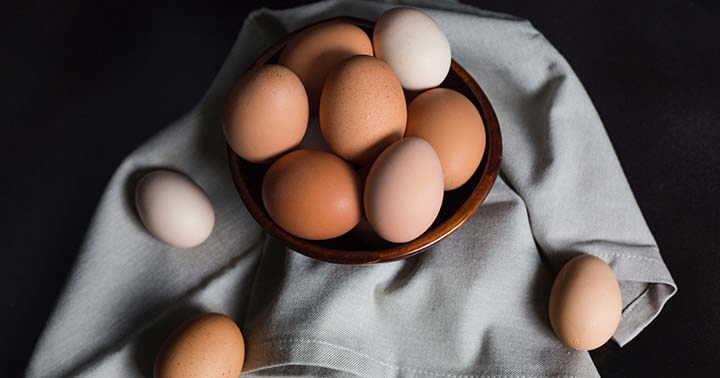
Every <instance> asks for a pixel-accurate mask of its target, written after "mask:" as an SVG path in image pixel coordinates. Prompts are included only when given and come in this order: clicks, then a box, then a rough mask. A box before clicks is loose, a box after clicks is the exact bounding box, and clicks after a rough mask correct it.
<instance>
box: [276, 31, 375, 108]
mask: <svg viewBox="0 0 720 378" xmlns="http://www.w3.org/2000/svg"><path fill="white" fill-rule="evenodd" d="M353 55H373V47H372V43H371V42H370V38H369V37H368V35H367V34H366V33H365V32H364V31H363V30H362V29H360V28H359V27H357V26H355V25H353V24H350V23H347V22H342V21H330V22H324V23H322V24H318V25H316V26H313V27H311V28H309V29H306V30H304V31H303V32H301V33H300V34H298V35H296V36H294V37H293V38H292V39H291V40H290V42H288V44H287V46H286V47H285V49H284V50H283V51H282V53H281V54H280V58H279V59H278V63H279V64H282V65H283V66H285V67H287V68H289V69H291V70H292V71H293V72H295V74H297V75H298V77H300V80H302V82H303V84H305V89H307V92H308V96H309V97H310V107H311V109H317V107H318V103H319V102H320V92H322V87H323V83H325V77H326V76H327V74H328V72H330V71H331V70H332V69H333V68H335V66H336V65H337V64H338V63H340V62H342V61H343V60H345V59H347V58H349V57H351V56H353Z"/></svg>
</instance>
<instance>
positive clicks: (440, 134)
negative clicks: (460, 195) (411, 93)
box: [405, 88, 485, 190]
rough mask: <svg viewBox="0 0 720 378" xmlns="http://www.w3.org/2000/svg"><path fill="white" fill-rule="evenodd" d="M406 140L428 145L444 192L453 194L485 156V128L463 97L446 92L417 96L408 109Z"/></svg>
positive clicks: (429, 92)
mask: <svg viewBox="0 0 720 378" xmlns="http://www.w3.org/2000/svg"><path fill="white" fill-rule="evenodd" d="M405 135H406V136H416V137H420V138H423V139H425V140H426V141H428V142H429V143H430V144H431V145H432V146H433V148H434V149H435V152H437V154H438V157H439V158H440V163H442V168H443V175H444V177H445V190H453V189H456V188H458V187H460V186H461V185H462V184H464V183H465V182H467V180H468V179H470V177H471V176H472V175H473V173H475V170H476V169H477V167H478V165H480V161H481V160H482V158H483V155H484V153H485V126H484V124H483V120H482V117H480V113H478V110H477V108H476V107H475V105H473V103H472V102H470V100H468V98H467V97H465V96H463V95H462V94H460V93H458V92H456V91H454V90H452V89H447V88H435V89H430V90H428V91H425V92H423V93H422V94H420V95H418V96H417V97H416V98H415V99H414V100H412V102H411V103H410V105H409V106H408V121H407V129H406V130H405Z"/></svg>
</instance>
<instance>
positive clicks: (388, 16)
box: [373, 7, 452, 90]
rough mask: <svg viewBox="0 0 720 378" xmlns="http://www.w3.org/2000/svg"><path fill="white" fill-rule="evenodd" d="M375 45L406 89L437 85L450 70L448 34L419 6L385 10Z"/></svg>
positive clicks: (375, 35)
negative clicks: (416, 7)
mask: <svg viewBox="0 0 720 378" xmlns="http://www.w3.org/2000/svg"><path fill="white" fill-rule="evenodd" d="M373 45H374V46H375V56H377V57H378V58H380V59H382V60H384V61H385V62H387V64H388V65H390V67H391V68H392V69H393V71H394V72H395V74H396V75H397V77H398V79H400V83H402V86H403V88H405V89H408V90H422V89H428V88H432V87H436V86H438V85H440V83H442V81H443V80H445V77H446V76H447V74H448V72H449V71H450V62H451V60H452V58H451V53H450V43H449V42H448V39H447V37H446V36H445V34H444V33H443V32H442V30H440V28H439V27H438V26H437V24H435V22H434V21H433V19H432V18H430V16H428V15H427V14H425V13H423V12H421V11H419V10H417V9H414V8H406V7H400V8H393V9H390V10H389V11H387V12H385V13H383V15H382V16H380V18H379V19H378V21H377V23H376V24H375V29H374V30H373Z"/></svg>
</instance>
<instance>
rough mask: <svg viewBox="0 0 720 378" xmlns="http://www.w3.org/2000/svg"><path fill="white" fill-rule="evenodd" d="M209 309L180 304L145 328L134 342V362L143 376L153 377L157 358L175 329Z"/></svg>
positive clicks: (132, 346)
mask: <svg viewBox="0 0 720 378" xmlns="http://www.w3.org/2000/svg"><path fill="white" fill-rule="evenodd" d="M206 312H207V311H206V310H204V309H202V308H200V307H198V306H193V305H184V306H180V307H178V308H176V309H174V310H172V311H171V312H169V313H168V314H166V315H164V316H163V317H162V318H161V319H160V320H158V321H157V322H156V323H155V324H153V325H152V326H150V327H148V328H147V329H145V330H143V331H142V332H141V333H140V334H139V335H138V336H137V338H136V340H135V341H134V342H133V343H132V345H131V348H132V362H133V363H134V365H135V368H136V369H137V371H138V372H139V373H140V374H141V375H142V376H143V377H149V378H151V377H152V376H153V368H154V365H155V358H156V356H157V355H158V353H159V352H160V350H161V348H162V346H163V344H164V343H165V340H168V338H170V337H171V335H172V334H173V331H175V330H176V329H179V328H180V327H181V326H183V325H184V324H186V323H187V322H189V321H190V320H192V319H194V318H196V317H198V316H200V315H202V314H204V313H206Z"/></svg>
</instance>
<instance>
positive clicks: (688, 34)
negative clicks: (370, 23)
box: [0, 0, 720, 377]
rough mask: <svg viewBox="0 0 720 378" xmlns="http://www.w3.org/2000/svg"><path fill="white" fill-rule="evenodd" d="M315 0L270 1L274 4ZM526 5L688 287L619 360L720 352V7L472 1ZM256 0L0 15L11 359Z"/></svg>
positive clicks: (627, 368) (704, 360)
mask: <svg viewBox="0 0 720 378" xmlns="http://www.w3.org/2000/svg"><path fill="white" fill-rule="evenodd" d="M300 3H302V2H301V1H291V2H280V1H270V2H265V3H264V5H266V6H268V7H271V8H277V7H285V6H289V5H297V4H300ZM471 3H473V4H475V5H477V6H480V7H482V8H486V9H490V10H496V11H501V12H508V13H512V14H515V15H518V16H521V17H525V18H528V19H529V20H531V21H532V22H533V24H534V25H535V26H536V27H537V28H538V29H539V30H540V31H541V32H542V33H544V34H545V36H546V37H547V39H548V40H550V42H551V43H553V44H554V45H555V47H557V49H558V50H559V51H560V52H561V53H562V54H564V56H565V57H566V58H567V60H568V61H569V62H570V64H571V65H572V66H573V67H574V69H575V71H576V72H577V74H578V76H579V77H580V79H581V80H582V82H583V84H584V85H585V87H586V88H587V91H588V93H589V94H590V97H591V98H592V100H593V102H594V103H595V106H596V107H597V110H598V112H599V113H600V116H601V117H602V119H603V121H604V123H605V126H606V128H607V131H608V133H609V135H610V139H611V140H612V143H613V145H614V146H615V149H616V151H617V154H618V156H619V158H620V161H621V162H622V165H623V168H624V170H625V173H626V175H627V177H628V180H629V181H630V185H631V186H632V189H633V191H634V193H635V195H636V197H637V200H638V202H639V204H640V207H641V208H642V211H643V213H644V214H645V217H646V219H647V221H648V223H649V225H650V228H651V229H652V230H653V232H654V234H655V237H656V239H657V241H658V244H659V245H660V248H661V251H662V253H663V257H664V259H665V261H666V262H667V265H668V267H669V268H670V271H671V272H672V274H673V276H674V278H675V279H676V281H677V283H678V285H679V287H680V290H679V293H678V294H677V295H676V296H675V297H674V298H672V299H671V300H670V301H669V303H668V304H667V306H666V308H665V310H664V311H663V312H662V313H661V314H660V316H659V317H658V319H657V320H655V322H653V323H652V324H651V325H650V326H649V327H648V328H647V329H646V330H645V331H644V332H643V333H641V334H640V336H639V337H638V338H637V339H635V340H634V341H632V342H631V343H630V344H628V345H627V346H626V347H625V348H623V349H619V348H618V347H617V346H616V345H614V344H610V345H606V346H605V347H603V348H601V349H600V350H599V351H595V352H593V354H592V355H593V358H594V360H595V362H596V364H597V365H598V367H599V369H600V372H601V373H602V374H603V375H604V376H618V377H621V376H655V377H657V376H668V377H671V376H674V377H680V376H698V375H711V372H713V370H717V369H718V368H720V362H719V361H718V360H719V359H720V327H719V326H720V293H719V291H720V283H719V280H718V277H719V275H718V272H719V271H720V73H719V72H720V12H719V11H718V7H717V6H716V5H715V4H714V3H712V2H711V1H694V2H693V1H651V2H644V3H643V2H635V1H596V2H589V1H588V2H576V1H509V0H497V1H471ZM259 6H261V4H257V3H254V2H243V1H238V0H232V1H209V2H195V3H191V4H190V5H188V4H178V3H174V4H161V3H153V4H152V5H150V4H147V3H145V2H137V3H135V2H128V3H113V5H108V4H103V3H101V2H96V1H70V2H68V1H64V2H48V3H39V2H31V1H25V2H22V3H21V4H19V5H16V6H14V7H12V8H11V9H10V10H6V11H3V12H2V15H0V21H1V22H0V25H1V26H0V31H2V33H0V35H1V36H0V68H1V69H0V84H1V85H0V96H1V97H0V104H1V105H0V112H1V113H0V122H1V123H2V128H1V129H0V130H2V131H1V132H2V134H0V154H1V155H0V156H1V159H0V164H2V165H1V166H0V168H1V170H0V172H1V174H2V176H1V177H2V181H0V198H2V211H1V212H0V214H1V215H0V221H1V223H0V247H1V248H2V249H1V251H2V260H1V261H2V262H1V263H0V267H1V268H0V304H1V306H2V307H1V308H0V314H1V315H0V361H2V363H0V365H1V366H2V367H3V373H2V375H3V376H18V375H21V374H22V371H23V369H24V367H25V365H26V364H27V360H28V358H29V356H30V354H31V352H32V349H33V346H34V344H35V342H36V341H37V338H38V337H39V335H40V332H41V331H42V329H43V326H44V323H45V322H46V320H47V318H48V316H49V314H50V312H51V310H52V308H53V306H54V302H55V301H56V300H57V297H58V295H59V294H60V291H61V290H62V288H63V285H64V283H65V280H66V279H67V277H68V274H69V272H70V269H71V267H72V265H73V262H74V259H75V257H76V253H77V250H78V248H79V246H80V243H81V241H82V238H83V234H84V232H85V229H86V227H87V225H88V223H89V221H90V217H91V215H92V213H93V210H94V208H95V206H96V203H97V201H98V199H99V197H100V195H101V193H102V191H103V188H104V186H105V185H106V183H107V182H108V180H109V178H110V176H111V174H112V173H113V170H114V169H115V167H116V166H117V165H118V164H119V163H120V161H121V160H122V159H123V157H124V156H126V155H127V154H128V153H130V152H131V151H132V150H133V149H134V148H135V147H137V146H139V145H140V144H141V143H142V142H143V141H144V140H146V139H147V138H148V137H150V136H151V135H153V134H154V133H155V132H157V131H158V130H159V129H160V128H162V127H164V126H166V125H167V124H168V123H170V122H171V121H173V120H175V119H176V118H178V117H179V116H180V115H182V114H183V113H184V112H186V111H187V110H189V109H190V108H191V107H192V106H193V105H194V104H195V103H196V102H198V100H200V98H201V96H202V95H203V93H204V92H205V90H206V89H207V88H208V86H209V85H210V82H211V80H212V79H213V77H214V75H215V74H216V72H217V71H218V69H219V68H220V66H221V64H222V62H223V60H224V59H225V56H226V54H227V53H228V51H229V49H230V47H231V46H232V43H233V41H234V40H235V37H236V35H237V33H238V32H239V30H240V27H241V25H242V22H243V19H244V18H245V16H246V15H247V13H248V12H249V11H250V10H252V9H254V8H257V7H259Z"/></svg>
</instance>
